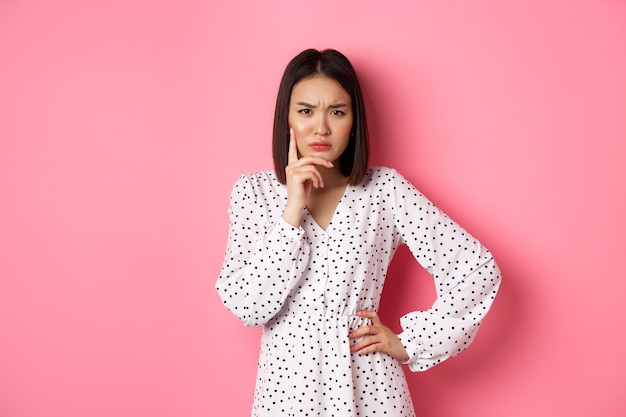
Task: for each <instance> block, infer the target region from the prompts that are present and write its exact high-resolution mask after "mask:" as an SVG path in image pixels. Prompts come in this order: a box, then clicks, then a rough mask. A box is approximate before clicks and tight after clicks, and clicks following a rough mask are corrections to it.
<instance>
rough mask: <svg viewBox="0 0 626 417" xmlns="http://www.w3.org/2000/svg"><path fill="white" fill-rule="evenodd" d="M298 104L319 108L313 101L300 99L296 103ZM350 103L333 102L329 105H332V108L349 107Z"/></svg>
mask: <svg viewBox="0 0 626 417" xmlns="http://www.w3.org/2000/svg"><path fill="white" fill-rule="evenodd" d="M296 104H297V105H298V106H303V107H308V108H310V109H315V108H317V106H315V105H313V104H311V103H307V102H306V101H299V102H297V103H296ZM347 106H348V105H347V104H345V103H335V104H331V105H329V106H328V107H330V108H331V109H340V108H342V107H347Z"/></svg>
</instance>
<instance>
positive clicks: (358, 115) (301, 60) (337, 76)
mask: <svg viewBox="0 0 626 417" xmlns="http://www.w3.org/2000/svg"><path fill="white" fill-rule="evenodd" d="M316 75H319V76H323V77H328V78H331V79H333V80H335V81H337V82H338V83H339V84H340V85H341V87H342V88H343V89H344V90H346V92H347V93H348V94H349V95H350V98H351V99H352V111H353V114H354V119H353V121H352V130H351V133H350V141H349V142H348V146H347V147H346V150H345V151H344V152H343V154H342V155H341V156H340V157H339V163H340V169H341V172H342V174H343V175H344V176H345V177H347V178H348V183H349V184H351V185H357V184H360V183H361V181H362V180H363V177H364V176H365V173H366V171H367V167H368V162H369V135H368V132H367V118H366V117H365V103H364V101H363V94H362V92H361V86H360V85H359V80H358V78H357V76H356V72H355V71H354V68H353V67H352V64H351V63H350V61H349V60H348V58H346V57H345V56H344V55H343V54H342V53H341V52H338V51H336V50H334V49H325V50H322V51H318V50H316V49H307V50H305V51H303V52H301V53H299V54H298V55H297V56H296V57H294V58H293V59H292V60H291V61H290V62H289V64H288V65H287V68H285V73H284V74H283V78H282V80H281V82H280V87H279V88H278V97H277V98H276V110H275V111H274V135H273V139H272V155H273V157H274V169H275V171H276V177H277V178H278V181H280V182H281V183H282V184H285V183H286V182H287V178H286V174H285V167H286V166H287V163H288V160H289V120H288V119H289V104H290V100H291V91H292V90H293V87H294V85H296V84H297V83H298V82H299V81H300V80H302V79H305V78H311V77H314V76H316Z"/></svg>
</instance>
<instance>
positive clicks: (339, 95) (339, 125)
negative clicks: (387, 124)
mask: <svg viewBox="0 0 626 417" xmlns="http://www.w3.org/2000/svg"><path fill="white" fill-rule="evenodd" d="M351 102H352V100H351V97H350V95H349V94H348V93H347V92H346V91H345V90H344V89H343V87H341V85H340V84H339V83H338V82H337V81H335V80H334V79H331V78H327V77H323V76H314V77H311V78H305V79H303V80H301V81H300V82H298V83H297V84H296V85H295V86H294V87H293V89H292V92H291V99H290V105H289V116H288V121H289V126H290V128H291V129H290V140H289V158H288V165H287V167H286V168H285V173H286V176H287V204H286V206H285V210H284V211H283V218H284V219H285V220H286V221H287V222H288V223H290V224H291V225H292V226H294V227H300V218H301V216H302V211H303V210H304V209H305V208H306V209H307V210H308V211H309V213H310V214H311V215H312V216H313V218H314V219H315V221H316V222H317V223H318V225H319V226H320V227H322V228H323V229H326V228H327V227H328V225H329V224H330V221H331V220H332V217H333V214H334V213H335V210H336V208H337V205H338V204H339V200H341V197H342V196H343V194H344V192H345V190H346V186H347V178H346V177H344V176H343V175H342V174H341V171H340V169H339V157H340V156H341V154H342V153H343V152H344V151H345V149H346V147H347V145H348V142H349V140H350V132H351V130H352V124H353V120H354V115H353V110H352V105H351ZM357 315H358V316H359V317H364V318H367V319H369V320H370V322H371V324H370V325H366V326H362V327H359V328H358V329H355V330H353V331H352V332H350V334H349V338H350V339H351V340H354V339H359V338H360V339H361V340H359V341H358V342H356V343H355V344H354V345H353V346H352V348H351V350H352V352H355V353H357V354H361V355H364V354H368V353H372V352H384V353H387V354H388V355H390V356H392V357H394V358H395V359H398V360H406V359H408V354H407V352H406V350H405V349H404V346H402V343H401V342H400V339H398V336H397V335H396V334H395V333H393V332H392V331H391V330H390V329H389V328H388V327H387V326H385V325H384V324H383V323H382V322H381V321H380V319H379V317H378V314H377V313H376V312H375V311H368V310H361V311H358V312H357Z"/></svg>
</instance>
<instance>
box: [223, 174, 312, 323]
mask: <svg viewBox="0 0 626 417" xmlns="http://www.w3.org/2000/svg"><path fill="white" fill-rule="evenodd" d="M228 215H229V220H230V221H229V231H228V244H227V247H226V254H225V256H224V262H223V264H222V270H221V273H220V276H219V278H218V280H217V283H216V285H215V287H216V289H217V292H218V293H219V295H220V297H221V299H222V302H223V303H224V305H225V306H226V307H227V308H228V309H229V310H230V311H231V312H232V313H233V314H235V315H236V316H237V317H238V318H239V319H240V320H241V321H242V322H243V323H244V324H245V325H248V326H258V325H264V324H265V323H267V322H268V321H269V320H270V319H271V318H272V317H274V316H275V315H276V313H278V311H280V309H281V308H282V307H283V305H284V303H285V301H286V299H287V296H288V295H289V293H290V292H291V290H292V289H293V288H294V287H295V286H296V285H297V283H298V282H299V280H300V278H301V277H302V272H303V270H304V266H305V265H306V264H307V262H308V258H309V247H308V245H307V244H306V243H305V241H304V239H303V235H304V231H303V230H302V229H301V228H295V227H293V226H291V225H290V224H289V223H287V222H286V221H285V220H284V219H283V218H281V217H278V218H277V220H275V221H274V222H271V221H269V220H268V213H267V212H266V211H265V208H264V207H262V206H261V205H259V202H257V201H256V198H255V193H254V190H253V188H252V185H251V183H250V180H249V178H248V177H246V176H242V177H241V178H240V179H239V180H238V181H237V182H236V183H235V185H234V186H233V189H232V192H231V197H230V207H229V210H228Z"/></svg>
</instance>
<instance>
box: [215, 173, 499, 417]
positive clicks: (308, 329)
mask: <svg viewBox="0 0 626 417" xmlns="http://www.w3.org/2000/svg"><path fill="white" fill-rule="evenodd" d="M286 198H287V194H286V187H285V186H284V185H282V184H280V183H279V182H278V181H277V180H276V177H275V175H274V173H273V172H269V171H268V172H260V173H255V174H250V175H244V176H242V177H241V178H240V179H239V180H238V181H237V183H236V184H235V185H234V187H233V190H232V193H231V201H230V208H229V218H230V228H229V238H228V245H227V249H226V255H225V259H224V263H223V265H222V271H221V274H220V277H219V279H218V281H217V284H216V289H217V291H218V293H219V294H220V297H221V299H222V301H223V302H224V305H225V306H226V307H227V308H228V309H229V310H230V311H232V312H233V313H234V314H235V315H236V316H237V317H238V318H239V319H240V320H241V321H242V322H243V323H244V324H246V325H251V326H257V325H262V326H264V328H263V335H262V340H261V353H260V358H259V366H258V373H257V385H256V390H255V395H254V405H253V412H252V415H253V416H256V417H261V416H277V415H280V416H341V417H344V416H368V417H369V416H414V415H415V414H414V411H413V406H412V403H411V397H410V395H409V392H408V388H407V384H406V380H405V377H404V374H403V371H402V369H401V365H400V363H399V362H398V361H397V360H395V359H393V358H392V357H390V356H388V355H387V354H384V353H380V352H375V353H372V354H367V355H359V354H352V353H351V352H350V345H351V343H356V342H351V341H350V340H349V339H348V333H349V332H350V331H351V330H354V329H356V328H358V327H360V326H362V325H364V324H369V323H368V320H366V319H363V318H360V317H357V316H356V315H355V314H356V312H357V311H358V310H374V311H378V306H379V301H380V297H381V294H382V290H383V284H384V281H385V276H386V273H387V267H388V265H389V262H390V261H391V259H392V257H393V254H394V253H395V251H396V249H397V248H398V247H399V246H400V245H401V244H406V245H408V247H409V249H410V250H411V252H412V254H413V255H414V257H415V259H416V260H417V261H418V262H419V263H420V264H421V265H422V266H423V267H424V268H425V269H426V270H427V271H429V272H430V273H431V274H432V276H433V278H434V280H435V284H436V289H437V296H438V297H437V300H436V301H435V303H434V304H433V305H432V307H431V308H429V309H428V310H427V311H415V312H411V313H409V314H407V315H405V316H403V317H402V318H401V320H400V324H401V326H402V330H403V331H402V333H400V334H399V335H398V336H399V337H400V340H401V341H402V343H403V345H404V346H405V348H406V350H407V352H408V353H409V359H408V361H406V364H407V365H408V366H409V368H410V369H411V370H412V371H423V370H426V369H428V368H430V367H432V366H434V365H436V364H438V363H441V362H442V361H444V360H445V359H447V358H449V357H451V356H454V355H456V354H458V353H459V352H461V351H462V350H463V349H465V348H466V347H467V346H468V345H469V344H470V343H471V341H472V340H473V337H474V335H475V334H476V331H477V330H478V327H479V325H480V322H481V320H482V319H483V317H484V316H485V314H486V313H487V311H488V310H489V307H490V306H491V304H492V302H493V299H494V297H495V294H496V292H497V289H498V286H499V283H500V271H499V270H498V267H497V265H496V264H495V262H494V260H493V257H492V256H491V254H490V252H489V251H488V250H487V249H486V248H484V247H483V246H482V245H481V244H480V243H479V242H478V241H477V240H476V239H474V238H473V237H472V236H471V235H469V234H468V233H467V232H466V231H465V230H463V229H462V228H461V227H460V226H459V225H458V224H456V223H455V222H453V221H452V220H451V219H450V218H449V217H448V216H446V215H445V214H444V213H443V212H441V211H440V210H439V209H437V208H436V207H435V206H434V205H433V204H432V203H431V202H430V201H429V200H428V199H426V198H425V197H424V196H423V195H422V194H421V193H420V192H419V191H417V190H416V189H415V188H414V187H413V186H412V185H411V184H410V183H409V182H408V181H406V180H405V179H404V178H403V177H402V176H401V175H400V174H399V173H397V172H396V171H394V170H392V169H389V168H384V167H372V168H370V169H369V170H368V173H367V175H366V177H365V179H364V181H363V183H362V184H361V185H358V186H348V187H347V189H346V191H345V194H344V195H343V197H342V198H341V200H340V202H339V205H338V206H337V210H336V212H335V214H334V216H333V218H332V221H331V223H330V225H329V226H328V228H327V229H326V230H323V229H322V228H321V227H319V226H318V225H317V223H316V222H315V220H314V219H313V217H312V216H311V215H310V214H309V213H308V212H307V211H306V210H304V212H303V214H302V219H301V227H300V228H294V227H292V226H291V225H290V224H288V223H287V222H286V221H284V220H283V219H282V217H281V215H282V211H283V209H284V206H285V202H286Z"/></svg>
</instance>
